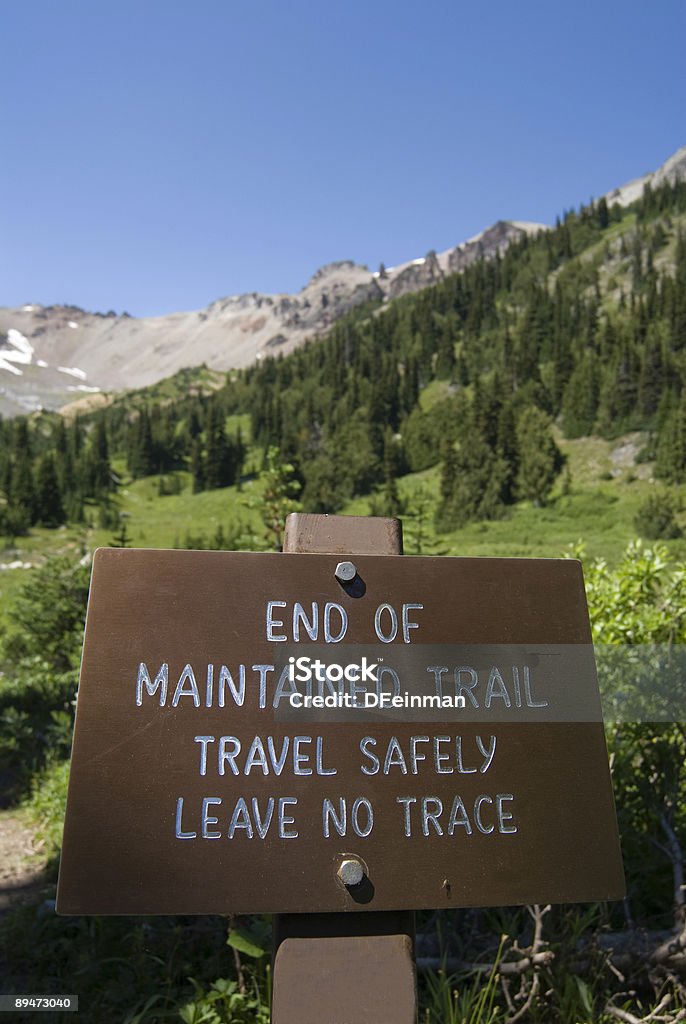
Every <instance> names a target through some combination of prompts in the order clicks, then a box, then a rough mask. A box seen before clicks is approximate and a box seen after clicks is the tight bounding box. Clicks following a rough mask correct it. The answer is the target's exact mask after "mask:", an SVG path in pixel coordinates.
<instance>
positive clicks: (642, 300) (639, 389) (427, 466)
mask: <svg viewBox="0 0 686 1024" xmlns="http://www.w3.org/2000/svg"><path fill="white" fill-rule="evenodd" d="M685 354H686V185H684V184H678V185H665V186H662V187H661V188H660V189H658V190H656V191H654V192H651V191H650V190H647V191H646V193H645V195H644V197H643V199H642V200H640V201H639V202H638V203H636V204H634V206H633V207H631V208H629V209H628V210H624V211H623V210H620V209H619V208H616V207H615V208H611V209H608V207H607V205H606V204H605V203H604V202H603V201H601V202H599V203H597V204H592V205H590V206H588V207H585V208H583V209H581V210H580V211H578V212H570V213H568V214H566V215H565V216H564V218H562V219H561V220H560V222H559V223H558V224H557V225H556V227H555V228H554V229H553V230H551V231H549V232H547V233H545V234H542V235H540V236H539V237H537V238H533V239H530V238H529V239H523V240H522V241H521V242H519V243H517V244H515V245H513V246H512V247H511V248H510V249H508V250H507V252H506V253H505V254H503V255H502V256H500V257H499V258H497V259H494V260H492V261H482V262H479V263H477V264H475V265H474V266H472V267H471V268H469V269H468V270H467V271H465V272H463V273H461V274H459V275H455V276H453V277H449V278H446V279H445V280H444V281H442V282H441V283H439V284H437V285H435V286H434V287H432V288H429V289H427V290H426V291H424V292H421V293H419V294H416V295H412V296H408V297H406V298H403V299H401V300H398V301H396V302H394V303H393V304H391V305H389V306H388V307H383V308H382V307H379V308H365V309H363V310H361V311H358V312H357V313H356V314H355V315H353V316H351V317H349V318H347V319H346V320H345V321H342V322H340V323H339V324H338V325H337V326H336V327H335V328H334V329H333V331H332V332H331V334H330V335H329V336H328V337H327V338H323V339H319V340H317V341H314V342H311V343H310V344H308V345H306V346H304V347H303V348H301V349H300V350H298V351H296V352H295V353H293V354H292V355H290V356H289V357H287V358H274V359H265V360H263V361H262V362H260V363H258V364H257V365H256V366H255V367H253V368H251V369H249V370H246V371H244V372H241V373H231V374H229V375H228V376H227V377H225V378H224V377H217V376H216V375H211V374H209V373H207V371H203V372H201V373H200V374H195V373H193V372H190V371H189V372H184V373H183V374H180V375H178V377H177V378H175V379H174V380H173V381H170V382H165V383H164V384H163V385H158V386H156V387H155V388H152V389H147V390H145V391H142V392H137V393H130V394H127V395H123V396H116V397H114V398H113V399H112V400H111V401H110V403H109V405H107V406H106V407H104V408H101V409H99V410H97V411H95V412H93V413H91V414H89V415H83V416H80V417H74V416H72V417H63V416H56V415H41V416H37V417H32V418H30V419H25V418H17V419H14V420H11V421H6V422H2V423H0V534H2V536H4V538H5V555H4V556H3V557H4V558H5V559H6V561H7V562H10V561H11V560H14V561H21V562H22V563H24V562H27V561H31V562H32V563H35V566H36V567H35V568H33V569H31V570H26V571H24V570H15V571H13V572H11V571H9V570H7V571H3V572H2V573H0V593H2V596H3V603H2V609H1V612H0V625H1V626H2V635H1V637H0V671H1V674H0V768H1V769H2V771H3V773H4V777H5V778H7V779H9V780H10V781H11V784H12V792H11V799H12V800H13V801H14V803H15V805H19V804H20V805H21V806H22V807H24V808H25V809H26V810H25V813H28V814H30V815H31V816H32V818H33V819H34V820H36V821H38V822H39V823H40V830H41V835H42V836H43V840H44V843H45V849H46V851H47V852H48V854H49V857H50V865H49V872H50V873H51V877H52V878H54V874H55V866H56V859H57V856H58V851H59V843H60V822H61V817H62V813H63V804H64V796H65V789H66V779H67V770H68V768H67V766H68V760H67V759H68V755H69V746H70V739H71V729H72V723H73V713H74V694H75V689H76V676H77V668H78V661H79V655H80V644H81V637H82V623H83V616H84V608H85V600H86V595H87V586H88V575H89V554H90V551H91V549H92V547H93V546H94V545H95V544H97V543H116V544H119V545H123V546H126V545H128V544H131V543H132V542H135V543H137V544H141V545H143V546H156V545H160V546H174V545H176V546H189V547H217V548H243V549H255V550H259V549H263V550H267V549H278V548H279V546H280V543H281V530H282V527H283V521H284V518H285V515H286V514H287V513H288V511H291V510H293V509H296V508H298V507H304V508H306V509H307V510H308V511H328V512H336V511H343V512H347V513H362V514H364V513H368V512H372V513H374V514H397V513H399V514H401V515H402V516H403V519H404V524H405V538H406V551H407V553H408V554H465V553H478V554H512V555H514V554H541V555H560V554H562V553H563V548H564V546H565V544H567V543H568V542H569V541H573V540H576V539H577V538H578V537H579V536H584V537H585V539H586V541H587V545H588V557H586V555H584V565H585V572H586V580H587V589H588V597H589V605H590V611H591V617H592V620H593V624H594V637H595V639H596V641H598V642H601V643H607V644H617V643H624V644H626V643H632V644H636V643H642V644H657V643H661V644H666V645H676V644H682V643H684V640H685V636H684V633H685V631H686V602H685V601H684V591H685V589H686V582H685V581H686V563H685V562H684V561H683V559H684V556H685V555H686V548H684V542H683V540H682V538H681V534H682V529H683V525H684V522H683V516H684V513H683V503H682V485H683V484H684V482H686V405H685V404H684V403H685V402H686V398H685V397H684V395H685V394H686V392H685V391H684V379H685V377H686V362H685V361H684V360H685ZM627 452H628V453H629V457H628V459H627V460H625V461H622V459H623V457H624V453H627ZM620 456H621V458H620ZM644 471H645V472H644ZM653 477H654V478H657V480H658V481H659V484H658V485H657V486H656V485H655V484H654V483H653V482H652V478H653ZM636 534H640V535H641V536H642V537H644V538H646V539H647V540H649V541H650V543H651V544H652V543H654V546H653V547H646V546H645V542H644V543H643V544H641V543H640V542H639V543H636V542H634V543H633V544H632V545H631V546H629V547H627V542H628V541H629V539H630V538H631V537H632V536H634V535H636ZM607 735H608V744H609V747H610V753H611V757H612V766H613V778H614V783H615V791H616V800H617V807H618V812H619V818H620V827H621V832H622V844H623V851H624V857H625V866H626V871H627V881H628V889H629V894H628V898H627V901H626V902H625V904H624V905H618V906H609V905H608V906H605V905H598V906H588V907H582V908H570V907H556V908H553V909H549V908H545V907H535V908H529V909H526V908H525V909H502V910H493V911H488V912H485V911H481V912H478V913H477V912H473V911H458V912H454V913H451V914H440V915H436V914H424V915H420V917H419V920H418V932H419V936H420V938H419V958H420V967H421V972H420V981H421V1000H422V1013H423V1014H424V1018H423V1019H425V1020H426V1021H427V1022H431V1024H438V1022H444V1021H445V1022H450V1021H455V1022H457V1021H469V1022H473V1024H478V1022H486V1021H490V1022H496V1024H497V1022H502V1024H505V1022H513V1021H515V1020H525V1021H531V1022H543V1021H552V1020H558V1021H561V1022H570V1021H579V1022H581V1021H583V1022H586V1024H590V1022H603V1024H609V1022H610V1021H613V1020H624V1021H633V1020H637V1019H638V1020H641V1019H643V1018H647V1016H648V1015H649V1014H650V1013H651V1012H653V1011H654V1014H655V1015H654V1016H653V1017H651V1018H650V1019H652V1020H665V1021H676V1020H678V1019H682V1017H683V1015H684V1014H686V998H685V989H684V985H685V982H686V932H685V931H684V890H683V855H682V851H683V844H684V842H685V841H686V820H685V818H684V801H683V792H684V781H685V780H684V764H685V762H686V733H684V728H683V724H682V723H669V724H667V723H665V724H664V725H659V726H656V725H646V724H637V723H633V724H629V723H622V724H611V725H609V726H608V730H607ZM0 928H1V930H2V939H3V942H2V944H1V945H2V949H3V953H2V954H1V956H0V959H2V961H3V962H2V964H1V965H0V971H1V972H2V974H3V976H5V977H7V978H11V979H12V984H13V987H14V988H15V989H16V991H31V990H35V991H48V990H54V991H78V992H79V993H80V995H81V999H82V1006H84V1007H87V1008H88V1013H89V1014H90V1017H91V1018H92V1019H94V1020H95V1019H97V1020H99V1021H102V1022H103V1024H108V1022H109V1021H112V1022H114V1021H123V1020H126V1021H128V1022H130V1024H133V1022H136V1021H140V1022H143V1021H156V1020H183V1021H186V1022H204V1024H215V1022H228V1021H261V1020H264V1021H266V1020H267V1010H266V1004H267V1002H268V993H269V970H268V955H267V949H268V922H267V921H265V920H264V919H263V918H260V917H255V918H245V919H242V920H234V919H230V920H228V921H227V920H225V919H221V918H201V919H176V918H174V919H154V918H153V919H149V920H141V919H88V918H78V919H58V918H56V917H55V916H54V913H53V908H52V906H51V904H50V902H49V899H48V901H47V902H46V901H45V900H43V901H42V902H41V904H40V905H39V906H38V907H36V906H31V905H28V906H26V907H20V908H18V909H15V910H13V911H12V912H11V913H8V914H6V915H5V916H4V919H3V920H2V923H1V925H0ZM658 1008H659V1009H658ZM680 1015H681V1016H680Z"/></svg>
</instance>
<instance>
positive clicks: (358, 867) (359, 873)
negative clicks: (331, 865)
mask: <svg viewBox="0 0 686 1024" xmlns="http://www.w3.org/2000/svg"><path fill="white" fill-rule="evenodd" d="M336 874H337V875H338V878H339V880H340V881H341V882H342V883H343V885H345V886H348V887H349V886H351V885H359V884H360V882H361V881H362V879H363V878H364V874H365V872H364V865H363V864H362V862H361V861H359V860H357V858H356V857H355V858H353V857H345V858H344V859H343V860H342V861H341V863H340V864H339V865H338V871H337V872H336Z"/></svg>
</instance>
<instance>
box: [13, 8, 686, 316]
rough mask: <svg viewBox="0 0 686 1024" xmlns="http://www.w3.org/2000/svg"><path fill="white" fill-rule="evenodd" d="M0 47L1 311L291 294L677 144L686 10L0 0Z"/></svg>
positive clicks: (138, 309)
mask: <svg viewBox="0 0 686 1024" xmlns="http://www.w3.org/2000/svg"><path fill="white" fill-rule="evenodd" d="M0 38H1V39H2V44H3V45H2V51H3V56H2V75H3V86H2V94H1V96H2V98H1V99H0V112H1V123H2V126H3V135H2V137H3V146H2V149H3V153H2V160H1V163H0V305H18V304H21V303H25V302H40V303H43V304H46V305H47V304H49V303H58V302H72V303H75V304H77V305H79V306H82V307H84V308H87V309H93V310H101V311H106V310H108V309H110V308H113V309H115V310H117V311H122V310H124V309H126V310H128V311H129V312H131V313H132V314H134V315H151V314H156V313H165V312H171V311H173V310H178V309H193V308H199V307H202V306H204V305H206V304H207V303H209V302H211V301H212V300H213V299H215V298H218V297H219V296H221V295H228V294H235V293H239V292H244V291H263V292H280V291H297V290H298V289H299V288H300V287H302V285H304V284H305V282H306V281H307V280H308V278H309V277H310V276H311V274H312V273H313V272H314V271H315V270H316V269H317V267H319V266H320V265H321V264H323V263H326V262H330V261H332V260H336V259H346V258H347V259H354V260H356V261H358V262H361V263H366V264H368V265H369V266H370V268H372V269H376V267H377V266H378V264H379V262H380V261H382V260H383V261H384V262H385V263H386V265H388V266H391V265H393V264H394V263H398V262H401V261H403V260H406V259H412V258H414V257H417V256H422V255H424V254H425V253H426V252H427V250H429V249H437V250H441V249H445V248H448V247H449V246H451V245H455V244H457V243H458V242H460V241H463V240H464V239H465V238H467V237H469V236H470V235H473V234H475V233H476V232H477V231H479V230H481V229H482V228H484V227H486V226H487V225H488V224H490V223H492V222H493V221H495V220H497V219H498V218H511V219H515V220H535V221H543V222H551V221H552V220H554V218H555V216H556V214H558V213H560V212H562V211H563V210H564V209H566V208H569V207H571V206H576V205H578V204H579V203H581V202H584V201H586V200H587V199H588V198H589V197H591V196H597V195H600V194H602V193H603V192H604V191H606V190H608V189H609V188H611V187H613V186H615V185H617V184H621V183H623V182H624V181H626V180H628V179H630V178H633V177H637V176H638V175H639V174H642V173H644V172H645V171H648V170H652V169H654V168H656V167H657V166H659V164H660V163H662V162H663V161H664V160H665V159H666V158H667V157H668V156H669V155H671V153H672V152H673V151H674V150H676V149H677V148H679V146H682V145H684V144H686V117H685V116H684V111H685V110H686V72H685V71H684V66H685V64H686V62H685V61H684V58H683V54H684V40H686V5H684V3H683V2H682V0H660V2H659V3H657V4H648V3H645V2H644V0H641V2H637V0H625V2H623V3H616V2H606V0H598V2H596V3H588V2H586V0H575V2H574V3H568V2H566V0H561V2H557V3H551V2H550V0H545V2H533V0H520V2H518V3H512V2H511V0H510V2H507V3H505V2H500V0H492V2H491V3H490V4H483V3H481V4H476V3H473V2H471V3H465V2H463V0H426V2H425V3H424V4H418V3H412V4H410V3H405V2H403V0H395V2H387V0H380V2H373V0H366V2H358V0H351V2H339V3H335V4H334V3H331V2H327V0H317V2H315V0H280V2H271V0H269V2H266V0H193V2H191V0H186V2H183V3H181V2H176V0H135V2H131V0H116V2H113V0H60V2H59V3H56V2H54V0H21V2H18V0H15V2H10V0H4V2H0Z"/></svg>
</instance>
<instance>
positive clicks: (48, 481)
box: [34, 452, 66, 526]
mask: <svg viewBox="0 0 686 1024" xmlns="http://www.w3.org/2000/svg"><path fill="white" fill-rule="evenodd" d="M34 493H35V518H36V522H38V523H40V524H41V526H60V525H61V524H62V523H63V522H64V521H65V519H66V516H65V512H64V504H63V502H62V493H61V490H60V482H59V478H58V476H57V469H56V466H55V457H54V455H53V454H52V452H46V454H45V455H42V456H41V457H40V459H39V460H38V465H37V468H36V483H35V492H34Z"/></svg>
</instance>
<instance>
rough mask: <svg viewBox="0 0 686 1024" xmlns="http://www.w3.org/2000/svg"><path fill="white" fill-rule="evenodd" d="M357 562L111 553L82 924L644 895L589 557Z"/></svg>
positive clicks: (65, 902)
mask: <svg viewBox="0 0 686 1024" xmlns="http://www.w3.org/2000/svg"><path fill="white" fill-rule="evenodd" d="M339 561H340V556H336V555H318V554H306V555H303V554H254V553H235V552H205V551H152V550H150V551H148V550H125V549H101V550H99V551H98V552H96V555H95V560H94V566H93V578H92V583H91V594H90V601H89V607H88V618H87V624H86V638H85V644H84V653H83V663H82V668H81V681H80V687H79V694H78V701H77V715H76V727H75V734H74V747H73V757H72V768H71V778H70V784H69V794H68V802H67V815H66V823H65V833H64V844H63V850H62V860H61V865H60V876H59V885H58V893H57V910H58V913H61V914H216V913H256V912H274V913H298V912H307V913H317V912H325V911H346V910H373V911H378V910H391V909H393V910H400V909H419V908H438V907H464V906H487V905H506V904H518V903H533V902H568V901H586V900H589V901H590V900H604V899H618V898H621V897H622V896H623V894H624V882H623V872H622V865H621V858H620V853H619V843H618V836H617V827H616V819H615V812H614V805H613V797H612V788H611V783H610V775H609V770H608V760H607V751H606V747H605V739H604V732H603V725H602V720H601V717H600V708H599V700H598V693H597V683H596V679H595V670H594V664H593V657H592V647H591V637H590V630H589V624H588V613H587V610H586V603H585V596H584V589H583V580H582V575H581V569H580V565H579V563H577V562H575V561H572V560H556V559H499V558H478V559H472V558H408V557H399V556H374V555H359V556H354V565H353V569H354V573H352V571H351V570H350V569H349V568H348V567H343V568H341V566H340V565H339ZM365 659H366V661H365ZM317 662H320V663H321V664H320V666H319V668H317V667H316V663H317ZM334 666H335V667H334ZM308 673H309V677H308ZM350 694H352V696H353V698H354V701H353V704H352V706H346V703H345V698H346V697H348V698H349V697H350ZM367 694H369V695H371V696H366V695H367ZM382 694H386V697H383V696H382ZM374 695H376V704H374V699H373V698H374ZM314 698H318V700H314ZM460 698H461V700H460ZM394 699H395V703H393V700H394ZM437 701H438V702H439V703H437ZM440 702H443V703H440ZM347 703H348V705H350V700H348V702H347ZM334 705H335V706H334Z"/></svg>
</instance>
